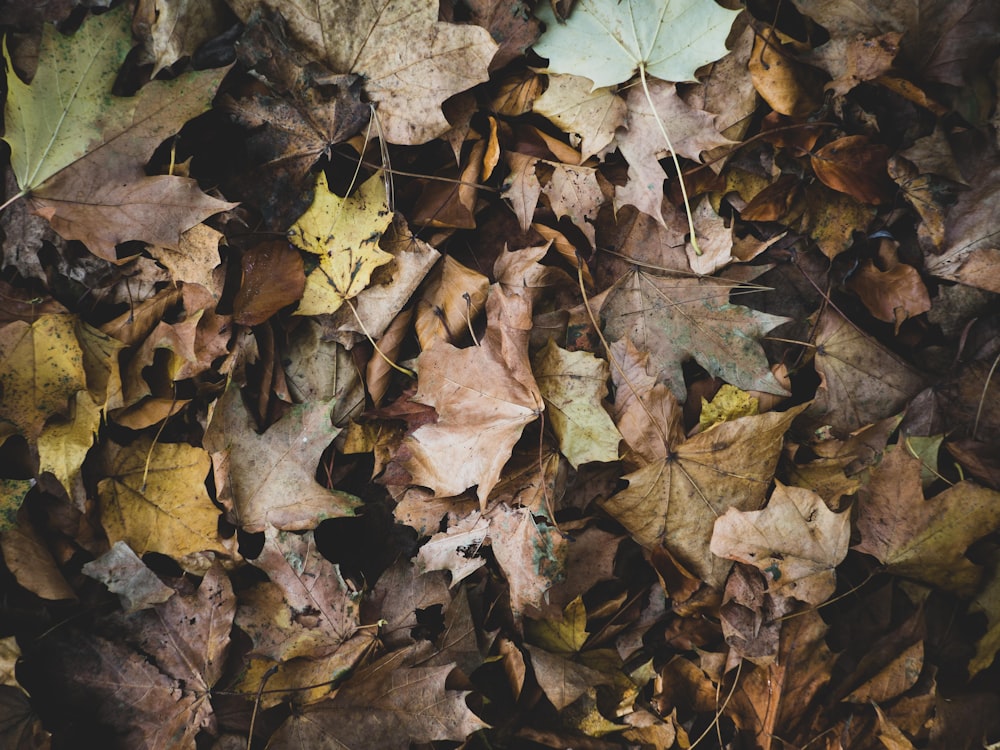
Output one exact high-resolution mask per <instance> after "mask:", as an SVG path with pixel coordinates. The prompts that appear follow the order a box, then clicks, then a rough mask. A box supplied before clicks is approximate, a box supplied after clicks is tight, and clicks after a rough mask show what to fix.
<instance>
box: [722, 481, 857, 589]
mask: <svg viewBox="0 0 1000 750" xmlns="http://www.w3.org/2000/svg"><path fill="white" fill-rule="evenodd" d="M850 520H851V519H850V515H849V514H847V513H840V514H837V513H833V512H831V511H830V510H829V509H828V508H827V507H826V505H825V504H824V503H823V500H822V499H821V498H820V496H819V495H817V494H816V493H814V492H810V491H809V490H804V489H801V488H799V487H786V486H785V485H783V484H781V483H780V482H779V483H778V484H777V486H776V487H775V489H774V492H773V493H772V494H771V498H770V500H769V501H768V504H767V507H766V508H764V510H756V511H738V510H735V509H733V508H730V509H729V510H727V511H726V512H725V514H723V515H722V516H720V517H719V518H718V520H716V522H715V530H714V531H713V533H712V544H711V550H712V554H713V555H718V556H720V557H726V558H729V559H730V560H738V561H739V562H743V563H747V564H749V565H753V566H755V567H756V568H757V569H758V570H760V571H761V572H762V573H763V574H764V576H765V577H766V578H767V581H768V591H769V592H770V593H771V594H772V595H778V596H790V597H793V598H795V599H798V600H800V601H804V602H807V603H808V604H813V605H820V604H822V603H823V602H825V601H826V600H827V599H829V598H830V596H831V595H832V594H833V592H834V589H835V588H836V585H837V579H836V575H835V573H834V569H835V568H836V567H837V565H839V564H840V562H841V561H842V560H843V559H844V556H845V555H847V547H848V544H849V542H850V536H851V525H850Z"/></svg>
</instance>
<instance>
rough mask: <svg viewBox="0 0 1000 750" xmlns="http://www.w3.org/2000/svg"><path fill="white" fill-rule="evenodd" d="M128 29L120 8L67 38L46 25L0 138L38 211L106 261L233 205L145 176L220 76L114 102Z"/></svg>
mask: <svg viewBox="0 0 1000 750" xmlns="http://www.w3.org/2000/svg"><path fill="white" fill-rule="evenodd" d="M128 22H129V21H128V15H127V12H126V10H125V9H124V8H121V9H119V10H117V11H113V12H111V13H106V14H104V15H102V16H95V17H92V18H90V19H89V20H88V21H87V22H86V23H85V24H84V25H83V26H82V28H81V30H80V31H79V32H77V34H76V35H74V36H73V37H64V36H62V35H60V34H59V33H58V32H56V31H55V29H54V28H53V27H47V28H46V32H45V34H44V35H43V40H42V49H41V50H40V52H39V54H40V64H39V68H38V73H37V74H36V76H35V79H34V80H33V82H32V84H31V85H30V86H29V85H27V84H25V83H22V82H21V80H20V79H18V78H17V76H8V86H9V87H10V92H9V94H8V96H7V109H6V127H7V130H6V133H5V135H4V140H6V141H7V143H8V144H10V147H11V165H12V167H13V169H14V173H15V174H16V175H17V182H18V185H19V186H20V188H21V191H22V194H26V195H27V196H28V200H29V201H30V203H31V205H32V207H33V208H34V210H35V212H36V213H39V214H41V215H42V216H44V217H45V218H46V219H48V220H49V222H50V223H51V224H52V226H53V228H54V229H55V230H56V231H57V232H59V234H61V235H62V236H63V237H65V238H66V239H78V240H81V241H82V242H83V243H84V244H86V245H87V247H88V249H89V250H90V251H91V252H93V253H94V254H96V255H99V256H101V257H103V258H106V259H108V260H112V261H114V260H116V255H115V245H116V244H117V243H119V242H124V241H126V240H142V241H145V242H149V243H151V244H154V245H161V246H165V247H172V248H176V247H177V244H178V242H179V241H180V236H181V233H182V232H183V231H184V230H185V229H189V228H190V227H192V226H194V225H195V224H197V223H198V222H200V221H201V220H202V219H204V218H207V217H208V216H210V215H212V214H214V213H218V212H219V211H223V210H225V209H227V208H232V207H234V206H235V204H232V203H226V202H224V201H220V200H217V199H215V198H211V197H209V196H207V195H205V194H204V193H202V192H201V190H200V189H199V188H198V184H197V183H196V182H195V181H194V180H191V179H188V178H183V177H174V176H166V175H158V176H153V177H148V176H146V173H145V171H144V166H145V163H146V161H147V160H148V159H149V157H150V155H151V154H152V152H153V150H154V149H155V148H156V147H157V146H158V145H159V144H160V143H161V142H162V141H163V140H164V139H165V138H166V137H167V136H169V135H172V134H173V133H175V132H176V131H177V130H179V129H180V127H181V125H183V124H184V123H185V122H186V121H187V120H189V119H191V118H192V117H195V116H196V115H198V114H201V113H202V112H203V111H204V110H205V109H207V108H208V106H209V104H210V103H211V98H212V95H213V93H214V92H215V89H216V87H217V86H218V84H219V81H221V80H222V76H223V75H224V74H225V72H226V71H224V70H223V71H219V70H209V71H203V72H200V73H193V74H190V75H187V76H182V77H181V78H178V79H175V80H174V81H171V82H168V83H165V82H161V81H154V82H151V83H150V84H148V85H146V86H144V87H143V88H142V89H140V91H139V93H138V94H137V95H136V96H134V97H128V98H125V97H115V96H112V93H111V90H112V86H113V84H114V79H115V75H116V73H117V71H118V68H119V66H120V65H121V63H122V61H123V60H124V59H125V55H126V54H127V53H128V50H129V47H130V44H131V39H130V34H129V30H128ZM5 59H6V60H7V64H8V67H9V66H10V58H9V56H5Z"/></svg>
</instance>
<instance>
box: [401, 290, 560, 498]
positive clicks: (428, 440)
mask: <svg viewBox="0 0 1000 750" xmlns="http://www.w3.org/2000/svg"><path fill="white" fill-rule="evenodd" d="M486 315H487V319H488V321H489V325H488V327H487V330H486V334H485V336H483V340H482V341H481V342H480V344H479V346H472V347H468V348H466V349H457V348H456V347H454V346H452V345H451V344H448V343H445V342H439V343H437V344H435V345H434V346H432V347H431V348H430V349H427V350H426V351H424V352H423V353H422V354H421V355H420V357H419V358H418V359H417V370H418V373H419V380H418V383H419V387H418V390H417V393H416V395H415V396H414V400H415V401H419V402H420V403H423V404H427V405H429V406H433V407H434V408H435V410H436V411H437V414H438V420H437V422H436V423H434V424H428V425H424V426H422V427H420V428H418V429H417V430H416V431H415V432H413V434H411V435H409V436H408V437H407V438H406V439H405V440H404V441H403V443H402V445H401V446H400V451H399V453H398V454H397V456H396V458H395V461H394V462H395V463H396V464H397V465H398V467H399V468H402V469H404V470H405V471H406V472H408V473H409V475H410V477H411V483H412V484H417V485H422V486H424V487H430V488H431V489H432V490H434V492H435V495H436V496H438V497H447V496H450V495H458V494H460V493H462V492H464V491H465V490H466V489H468V488H469V487H472V486H473V485H476V486H477V487H478V489H477V494H478V496H479V501H480V504H481V505H482V506H483V507H484V508H485V505H486V498H487V497H488V496H489V494H490V490H491V489H493V486H494V485H495V484H496V483H497V480H498V479H499V477H500V471H501V469H503V465H504V464H505V463H506V462H507V459H508V458H510V455H511V451H512V449H513V447H514V444H515V443H516V442H517V441H518V439H519V438H520V436H521V431H522V430H523V429H524V427H525V425H527V424H529V423H530V422H533V421H534V420H535V419H536V418H537V417H538V415H539V414H540V413H541V411H542V409H543V408H544V406H543V403H542V397H541V394H540V393H539V391H538V386H537V385H536V383H535V379H534V376H533V375H532V374H531V365H530V363H529V361H528V332H529V330H530V328H531V305H530V303H529V302H528V301H527V299H525V298H524V297H522V296H515V295H509V296H508V295H507V294H506V293H505V292H504V291H503V289H502V288H501V287H499V286H497V285H495V286H493V287H492V288H491V290H490V296H489V299H488V300H487V306H486Z"/></svg>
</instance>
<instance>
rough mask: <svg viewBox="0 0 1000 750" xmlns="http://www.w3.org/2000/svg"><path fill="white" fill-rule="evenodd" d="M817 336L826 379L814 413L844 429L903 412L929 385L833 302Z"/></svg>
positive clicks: (812, 409)
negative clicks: (845, 315) (842, 313)
mask: <svg viewBox="0 0 1000 750" xmlns="http://www.w3.org/2000/svg"><path fill="white" fill-rule="evenodd" d="M815 342H816V360H815V362H816V370H817V372H819V375H820V377H821V378H822V382H821V383H820V387H819V390H818V391H817V393H816V400H815V402H814V403H813V405H812V406H811V407H810V408H809V415H810V416H812V417H814V418H816V419H822V420H825V421H826V422H827V423H828V424H830V425H832V426H833V427H835V428H836V429H837V430H840V431H842V432H844V433H850V432H854V431H855V430H857V429H858V428H860V427H864V426H865V425H868V424H871V423H872V422H876V421H878V420H879V419H882V418H884V417H888V416H890V415H892V414H896V413H898V412H899V411H900V410H901V409H902V408H903V407H904V406H905V405H906V404H907V402H909V400H910V399H911V398H912V397H913V396H915V395H916V394H917V392H918V391H920V389H921V388H923V387H924V377H923V375H921V374H920V373H919V372H918V371H917V370H915V369H914V368H913V367H912V366H910V365H909V364H907V363H906V362H904V361H903V360H901V359H900V358H899V357H897V356H896V355H895V354H893V353H892V352H891V351H889V350H888V349H886V348H885V347H884V346H882V345H881V344H879V343H878V342H877V341H875V340H874V339H873V338H871V337H870V336H868V335H867V334H865V333H864V332H863V331H861V330H860V329H858V328H857V327H855V326H854V325H853V324H852V323H851V322H850V321H848V320H847V319H846V318H844V317H843V316H841V315H840V313H838V312H835V311H834V310H831V309H830V308H829V307H827V308H825V309H824V311H823V313H822V314H821V315H820V318H819V322H818V324H817V326H816V334H815Z"/></svg>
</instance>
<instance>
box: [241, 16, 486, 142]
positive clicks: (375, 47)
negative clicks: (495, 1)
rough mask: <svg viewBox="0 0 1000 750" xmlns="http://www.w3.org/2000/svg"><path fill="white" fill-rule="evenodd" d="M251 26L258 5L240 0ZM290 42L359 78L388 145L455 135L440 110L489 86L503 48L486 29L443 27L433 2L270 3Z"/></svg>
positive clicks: (245, 18) (337, 68)
mask: <svg viewBox="0 0 1000 750" xmlns="http://www.w3.org/2000/svg"><path fill="white" fill-rule="evenodd" d="M230 5H231V6H232V7H233V9H234V10H235V11H236V12H237V14H239V15H240V16H241V17H242V19H243V20H244V21H246V20H247V18H248V17H249V15H250V13H251V11H252V10H253V9H254V8H256V7H258V5H259V3H256V2H251V0H233V2H231V3H230ZM267 5H268V7H271V8H272V9H274V10H278V11H280V12H281V13H282V14H283V15H284V17H285V20H286V23H287V25H288V30H289V33H290V35H291V36H292V37H293V38H294V39H296V40H297V41H298V42H299V43H300V44H302V45H303V46H304V47H305V49H306V50H307V51H308V53H309V55H310V56H311V57H312V58H314V59H316V60H319V61H320V62H322V63H323V64H324V65H326V66H327V67H328V68H329V69H330V70H331V71H333V72H334V73H354V74H356V75H358V76H361V77H362V78H363V79H364V81H365V92H366V93H367V94H368V97H369V99H370V100H371V101H373V102H374V103H375V104H376V105H377V107H378V116H379V120H380V122H381V127H382V130H383V132H384V134H385V138H386V139H387V140H388V141H389V142H391V143H398V144H400V145H417V144H420V143H426V142H427V141H429V140H431V139H432V138H436V137H438V136H440V135H442V134H443V133H444V132H445V131H446V130H448V128H449V125H448V121H447V120H446V119H445V117H444V114H443V113H442V112H441V103H442V102H444V100H445V99H447V98H448V97H450V96H453V95H455V94H458V93H459V92H462V91H465V90H466V89H470V88H472V87H473V86H475V85H476V84H478V83H481V82H482V81H485V80H486V79H487V78H488V73H487V68H488V66H489V64H490V61H491V60H492V59H493V56H494V55H495V54H496V51H497V45H496V43H495V42H494V41H493V40H492V39H491V38H490V34H489V32H488V31H486V29H484V28H482V27H480V26H470V25H458V24H450V23H442V22H439V21H438V20H437V17H438V5H437V3H436V2H434V1H433V0H404V2H395V1H394V2H389V0H378V2H375V3H372V4H365V5H362V6H358V5H357V4H355V3H354V2H351V1H350V0H330V1H329V2H325V3H322V4H321V5H319V6H316V5H315V4H314V3H313V2H311V0H309V1H307V0H292V2H282V3H276V2H273V1H272V2H268V3H267Z"/></svg>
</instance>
